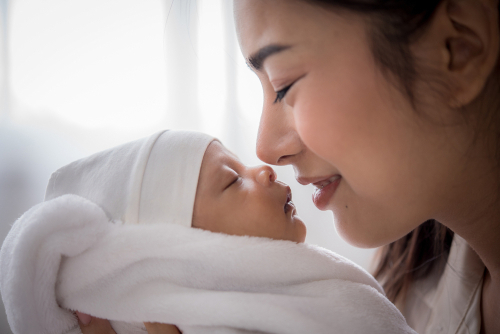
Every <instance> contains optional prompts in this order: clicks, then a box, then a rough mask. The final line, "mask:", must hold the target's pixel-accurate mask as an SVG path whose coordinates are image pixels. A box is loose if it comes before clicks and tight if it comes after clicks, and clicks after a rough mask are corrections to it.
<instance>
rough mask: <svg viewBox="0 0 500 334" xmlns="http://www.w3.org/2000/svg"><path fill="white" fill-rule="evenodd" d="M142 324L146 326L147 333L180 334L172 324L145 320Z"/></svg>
mask: <svg viewBox="0 0 500 334" xmlns="http://www.w3.org/2000/svg"><path fill="white" fill-rule="evenodd" d="M144 326H146V329H147V330H148V334H181V331H180V330H179V329H178V328H177V327H175V326H174V325H167V324H160V323H158V322H145V323H144Z"/></svg>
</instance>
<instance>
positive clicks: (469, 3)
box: [415, 0, 499, 108]
mask: <svg viewBox="0 0 500 334" xmlns="http://www.w3.org/2000/svg"><path fill="white" fill-rule="evenodd" d="M415 47H416V48H417V49H421V50H420V51H421V52H420V54H418V52H419V50H416V52H417V56H419V58H422V56H423V58H424V59H425V60H429V57H432V58H433V59H432V60H434V61H435V60H438V62H439V64H438V68H437V69H438V71H439V72H441V73H439V75H440V76H441V75H442V76H443V77H442V78H443V79H444V82H446V83H447V86H448V87H449V89H450V91H449V94H450V95H449V101H448V104H449V105H450V107H454V108H457V107H461V106H464V105H467V104H469V103H470V102H472V101H473V100H474V99H475V98H476V97H477V96H478V95H479V94H480V93H481V91H482V90H483V88H484V86H485V84H486V82H487V80H488V77H489V76H490V74H491V73H492V72H493V71H494V70H495V68H496V66H497V63H498V55H499V21H498V0H445V1H443V3H442V4H441V5H440V6H439V8H438V10H437V11H436V13H435V15H434V17H433V19H432V22H431V24H430V26H429V29H428V30H427V31H426V32H425V33H424V34H423V36H422V38H421V39H420V40H419V42H417V43H416V45H415ZM422 47H423V50H422ZM422 51H423V52H422ZM436 51H437V52H436Z"/></svg>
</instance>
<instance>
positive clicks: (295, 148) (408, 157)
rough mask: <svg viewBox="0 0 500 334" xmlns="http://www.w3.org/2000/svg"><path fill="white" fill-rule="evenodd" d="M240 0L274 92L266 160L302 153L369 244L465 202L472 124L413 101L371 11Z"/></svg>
mask: <svg viewBox="0 0 500 334" xmlns="http://www.w3.org/2000/svg"><path fill="white" fill-rule="evenodd" d="M234 6H235V18H236V25H237V32H238V38H239V41H240V45H241V49H242V52H243V55H244V56H245V58H246V59H247V62H248V64H249V65H250V67H251V68H252V69H253V70H254V72H255V73H256V74H257V76H258V77H259V79H260V81H261V83H262V87H263V91H264V106H263V111H262V118H261V123H260V128H259V135H258V142H257V154H258V156H259V157H260V158H261V159H262V160H263V161H264V162H267V163H270V164H276V165H285V164H291V165H293V167H294V169H295V173H296V178H297V180H298V181H299V182H300V183H302V184H308V183H313V184H315V185H316V186H317V187H318V190H317V191H316V192H315V194H313V200H314V202H315V204H316V206H317V207H318V208H319V209H321V210H331V211H333V213H334V217H335V223H336V227H337V230H338V232H339V233H340V234H341V235H342V236H343V237H344V239H346V240H347V241H349V242H350V243H351V244H354V245H357V246H359V247H375V246H380V245H383V244H387V243H389V242H392V241H394V240H396V239H398V238H400V237H402V236H404V235H405V234H407V233H408V232H410V231H411V230H412V229H414V228H415V227H417V226H418V225H419V224H420V223H422V222H424V221H425V220H427V219H431V218H434V219H441V218H442V219H443V220H444V219H445V218H449V217H440V216H439V215H440V213H441V212H443V209H444V208H445V207H446V206H448V207H449V206H450V205H453V204H452V203H453V198H451V197H450V194H449V190H450V189H451V188H453V187H456V191H455V193H456V195H459V194H460V193H461V189H460V183H459V182H457V180H458V179H459V177H460V173H461V172H462V171H461V169H460V165H459V164H460V163H463V160H462V159H463V154H462V153H463V150H462V145H464V143H465V142H466V139H465V136H462V135H461V133H464V129H463V128H461V127H459V126H458V125H457V126H437V125H436V124H435V123H432V122H429V121H428V120H423V119H422V117H421V115H419V114H418V113H417V112H415V111H414V110H413V108H412V107H411V105H410V103H409V102H408V101H407V99H406V97H405V96H404V95H403V94H402V93H401V92H400V90H398V89H397V87H396V86H397V83H396V84H395V81H392V80H390V79H388V77H387V76H386V75H384V74H383V73H382V72H381V70H380V67H379V66H378V65H377V64H376V63H375V60H374V57H373V54H372V51H371V49H370V46H369V45H370V44H369V37H368V36H367V33H366V28H367V24H366V23H365V21H363V19H362V18H361V17H358V16H356V15H353V14H350V13H346V12H344V13H340V14H339V13H335V12H333V11H331V10H326V9H324V8H322V7H319V6H315V5H310V4H308V3H306V2H304V1H294V0H272V1H270V0H237V1H234ZM443 117H445V116H443ZM450 138H453V139H452V140H450ZM445 211H446V210H445Z"/></svg>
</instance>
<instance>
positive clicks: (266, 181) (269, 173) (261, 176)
mask: <svg viewBox="0 0 500 334" xmlns="http://www.w3.org/2000/svg"><path fill="white" fill-rule="evenodd" d="M257 168H258V170H257V181H258V182H259V183H260V184H262V185H264V186H268V185H271V184H273V183H274V182H275V181H276V173H275V172H274V169H272V168H271V167H269V166H267V165H263V166H260V167H257Z"/></svg>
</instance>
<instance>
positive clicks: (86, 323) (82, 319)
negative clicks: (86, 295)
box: [76, 311, 116, 334]
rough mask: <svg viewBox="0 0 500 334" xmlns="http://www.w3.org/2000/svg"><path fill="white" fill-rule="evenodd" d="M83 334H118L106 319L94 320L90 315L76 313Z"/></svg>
mask: <svg viewBox="0 0 500 334" xmlns="http://www.w3.org/2000/svg"><path fill="white" fill-rule="evenodd" d="M76 316H77V317H78V325H80V329H81V331H82V334H116V332H115V331H114V330H113V328H112V327H111V324H110V323H109V321H108V320H106V319H99V318H92V317H91V316H90V315H88V314H84V313H80V312H78V311H77V312H76Z"/></svg>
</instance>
